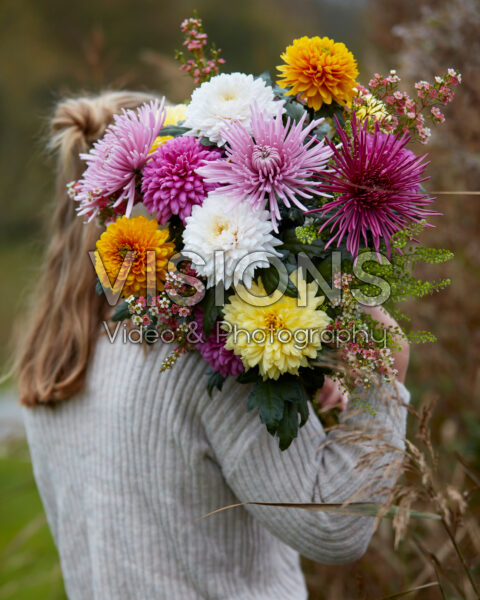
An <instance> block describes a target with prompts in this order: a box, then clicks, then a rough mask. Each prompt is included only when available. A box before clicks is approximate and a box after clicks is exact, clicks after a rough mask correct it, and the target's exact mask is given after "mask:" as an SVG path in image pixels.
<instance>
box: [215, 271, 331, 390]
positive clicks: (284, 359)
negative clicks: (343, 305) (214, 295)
mask: <svg viewBox="0 0 480 600" xmlns="http://www.w3.org/2000/svg"><path fill="white" fill-rule="evenodd" d="M298 273H299V272H298V271H294V272H293V273H292V274H291V275H290V279H291V280H292V282H293V283H294V284H295V285H297V283H298V286H297V287H298V289H299V298H291V297H289V296H285V295H282V293H281V292H280V291H279V290H276V291H275V292H274V293H273V294H272V295H271V296H267V294H266V292H265V288H264V286H263V284H262V282H261V280H260V279H259V280H258V281H257V282H256V283H252V285H251V287H250V288H249V289H248V290H247V289H246V288H245V287H244V286H242V285H239V286H237V291H236V293H235V294H234V295H233V296H231V297H230V299H229V300H230V302H229V303H228V304H226V305H225V307H224V309H223V312H224V320H225V323H224V325H223V327H224V329H225V330H226V331H228V332H229V334H228V337H227V341H226V344H225V348H227V349H228V350H233V352H234V353H235V354H237V355H238V356H240V357H241V359H242V362H243V365H244V367H245V369H250V368H252V367H255V366H256V365H258V367H259V371H260V374H261V375H262V376H263V378H264V379H278V377H279V376H280V375H282V374H283V373H292V374H294V375H298V369H299V367H305V366H308V359H309V358H315V357H316V355H317V352H318V351H319V350H320V349H321V347H322V345H321V332H322V331H323V330H324V329H325V327H326V326H327V325H328V323H329V322H330V317H328V315H327V314H326V313H325V312H324V311H323V310H320V309H319V308H318V307H319V306H320V305H321V304H322V303H323V300H324V298H323V296H317V295H316V294H317V292H318V285H317V283H316V282H315V281H312V282H311V283H309V284H307V283H306V281H305V279H304V278H303V277H301V276H300V278H298V277H299V276H298ZM259 297H260V298H259ZM266 300H268V302H270V303H271V304H270V305H268V306H266V303H267V302H266Z"/></svg>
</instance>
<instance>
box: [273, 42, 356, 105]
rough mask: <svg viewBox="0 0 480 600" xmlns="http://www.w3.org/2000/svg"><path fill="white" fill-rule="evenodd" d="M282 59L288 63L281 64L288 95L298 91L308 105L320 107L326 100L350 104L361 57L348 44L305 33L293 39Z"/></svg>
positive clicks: (282, 85)
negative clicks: (356, 55) (308, 35)
mask: <svg viewBox="0 0 480 600" xmlns="http://www.w3.org/2000/svg"><path fill="white" fill-rule="evenodd" d="M281 59H282V60H283V61H284V62H285V63H286V64H284V65H281V66H279V67H277V69H278V70H279V71H280V73H281V77H283V79H279V80H278V81H277V83H278V85H279V86H280V87H282V88H290V89H289V91H288V92H286V94H287V95H294V96H296V95H297V94H300V95H301V98H302V99H303V100H305V101H306V102H307V105H308V106H310V107H311V108H314V109H315V110H319V109H320V108H321V106H322V104H323V103H324V102H325V103H326V104H331V102H332V100H335V101H336V102H338V104H342V105H346V106H349V105H350V103H351V101H352V98H353V97H354V95H355V92H354V87H355V78H356V77H357V75H358V69H357V61H356V60H355V58H354V56H353V54H352V53H351V52H350V51H349V50H348V48H347V47H346V46H345V44H342V43H337V42H334V41H333V40H331V39H330V38H328V37H323V38H320V37H318V36H316V37H313V38H309V37H307V36H304V37H302V38H299V39H296V40H294V41H293V44H292V45H291V46H288V47H287V49H286V50H285V52H284V53H283V54H282V55H281Z"/></svg>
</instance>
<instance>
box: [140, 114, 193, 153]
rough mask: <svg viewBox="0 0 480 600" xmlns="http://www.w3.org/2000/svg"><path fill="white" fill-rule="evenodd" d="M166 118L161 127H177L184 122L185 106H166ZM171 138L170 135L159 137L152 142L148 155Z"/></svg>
mask: <svg viewBox="0 0 480 600" xmlns="http://www.w3.org/2000/svg"><path fill="white" fill-rule="evenodd" d="M166 109H167V116H166V117H165V122H164V124H163V127H166V126H167V125H178V123H179V122H180V121H185V118H186V116H187V105H186V104H175V105H174V106H167V107H166ZM171 139H172V136H171V135H159V136H158V137H157V138H156V139H155V141H154V142H153V146H152V147H151V148H150V152H149V154H152V152H155V150H156V149H157V148H158V147H159V146H161V145H162V144H164V143H165V142H167V141H168V140H171Z"/></svg>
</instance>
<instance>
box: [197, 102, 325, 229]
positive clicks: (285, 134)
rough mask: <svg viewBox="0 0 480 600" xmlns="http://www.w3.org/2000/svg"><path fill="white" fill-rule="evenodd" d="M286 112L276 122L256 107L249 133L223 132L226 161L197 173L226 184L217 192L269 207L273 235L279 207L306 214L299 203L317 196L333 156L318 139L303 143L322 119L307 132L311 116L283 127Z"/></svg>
mask: <svg viewBox="0 0 480 600" xmlns="http://www.w3.org/2000/svg"><path fill="white" fill-rule="evenodd" d="M282 112H283V107H280V108H279V110H278V114H277V116H276V117H275V118H272V117H271V116H269V115H266V114H264V113H262V112H260V111H259V110H258V108H257V107H253V108H252V111H251V114H252V118H251V130H252V134H251V135H250V133H249V132H248V130H247V128H246V127H245V126H244V125H243V124H242V123H240V122H233V123H232V124H230V125H229V126H228V127H226V128H225V129H224V130H223V131H222V135H223V137H224V138H225V140H226V146H225V151H226V159H219V160H216V161H213V162H211V163H209V164H208V165H205V166H203V167H201V168H200V169H198V173H200V174H201V175H203V176H204V177H205V179H206V181H207V182H216V183H220V184H223V185H224V187H222V188H219V191H222V192H230V193H231V194H232V196H234V197H235V198H238V201H239V202H240V201H244V200H248V201H249V202H251V203H252V205H253V206H254V207H255V208H264V207H265V205H266V204H267V203H268V208H269V210H270V214H271V219H272V223H273V227H274V229H275V231H278V221H279V220H280V210H279V202H280V201H282V202H283V204H284V205H285V206H286V207H287V208H289V207H290V206H291V205H292V204H294V205H295V206H298V207H299V208H301V209H302V210H306V208H305V206H304V205H303V204H302V202H301V201H300V198H304V199H307V198H311V197H312V194H318V191H317V190H318V188H319V186H320V181H319V180H318V179H313V178H314V177H318V175H319V174H321V173H323V171H324V169H325V165H326V163H327V162H328V159H329V158H330V156H331V154H332V151H331V150H330V148H329V147H328V146H326V145H325V144H324V143H323V142H319V141H318V139H317V138H316V137H315V136H310V139H309V140H308V141H307V142H305V140H306V138H307V137H308V136H309V134H310V132H311V131H312V130H313V129H315V127H317V126H318V125H319V124H320V123H321V122H322V121H323V119H317V120H314V121H312V122H311V123H309V124H308V125H307V126H306V127H304V123H305V119H306V116H307V113H305V114H304V115H303V116H302V118H301V119H300V121H299V122H298V123H292V121H291V119H290V118H288V119H287V122H286V124H283V121H282Z"/></svg>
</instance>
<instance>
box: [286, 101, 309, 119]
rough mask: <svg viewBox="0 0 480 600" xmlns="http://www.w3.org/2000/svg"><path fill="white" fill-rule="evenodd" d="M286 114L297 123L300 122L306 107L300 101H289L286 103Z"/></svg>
mask: <svg viewBox="0 0 480 600" xmlns="http://www.w3.org/2000/svg"><path fill="white" fill-rule="evenodd" d="M285 114H286V115H287V116H288V117H290V118H291V119H292V120H293V121H295V123H298V122H299V121H300V119H301V118H302V117H303V115H304V114H305V108H304V107H303V106H302V105H301V104H299V103H298V102H287V103H286V104H285Z"/></svg>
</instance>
